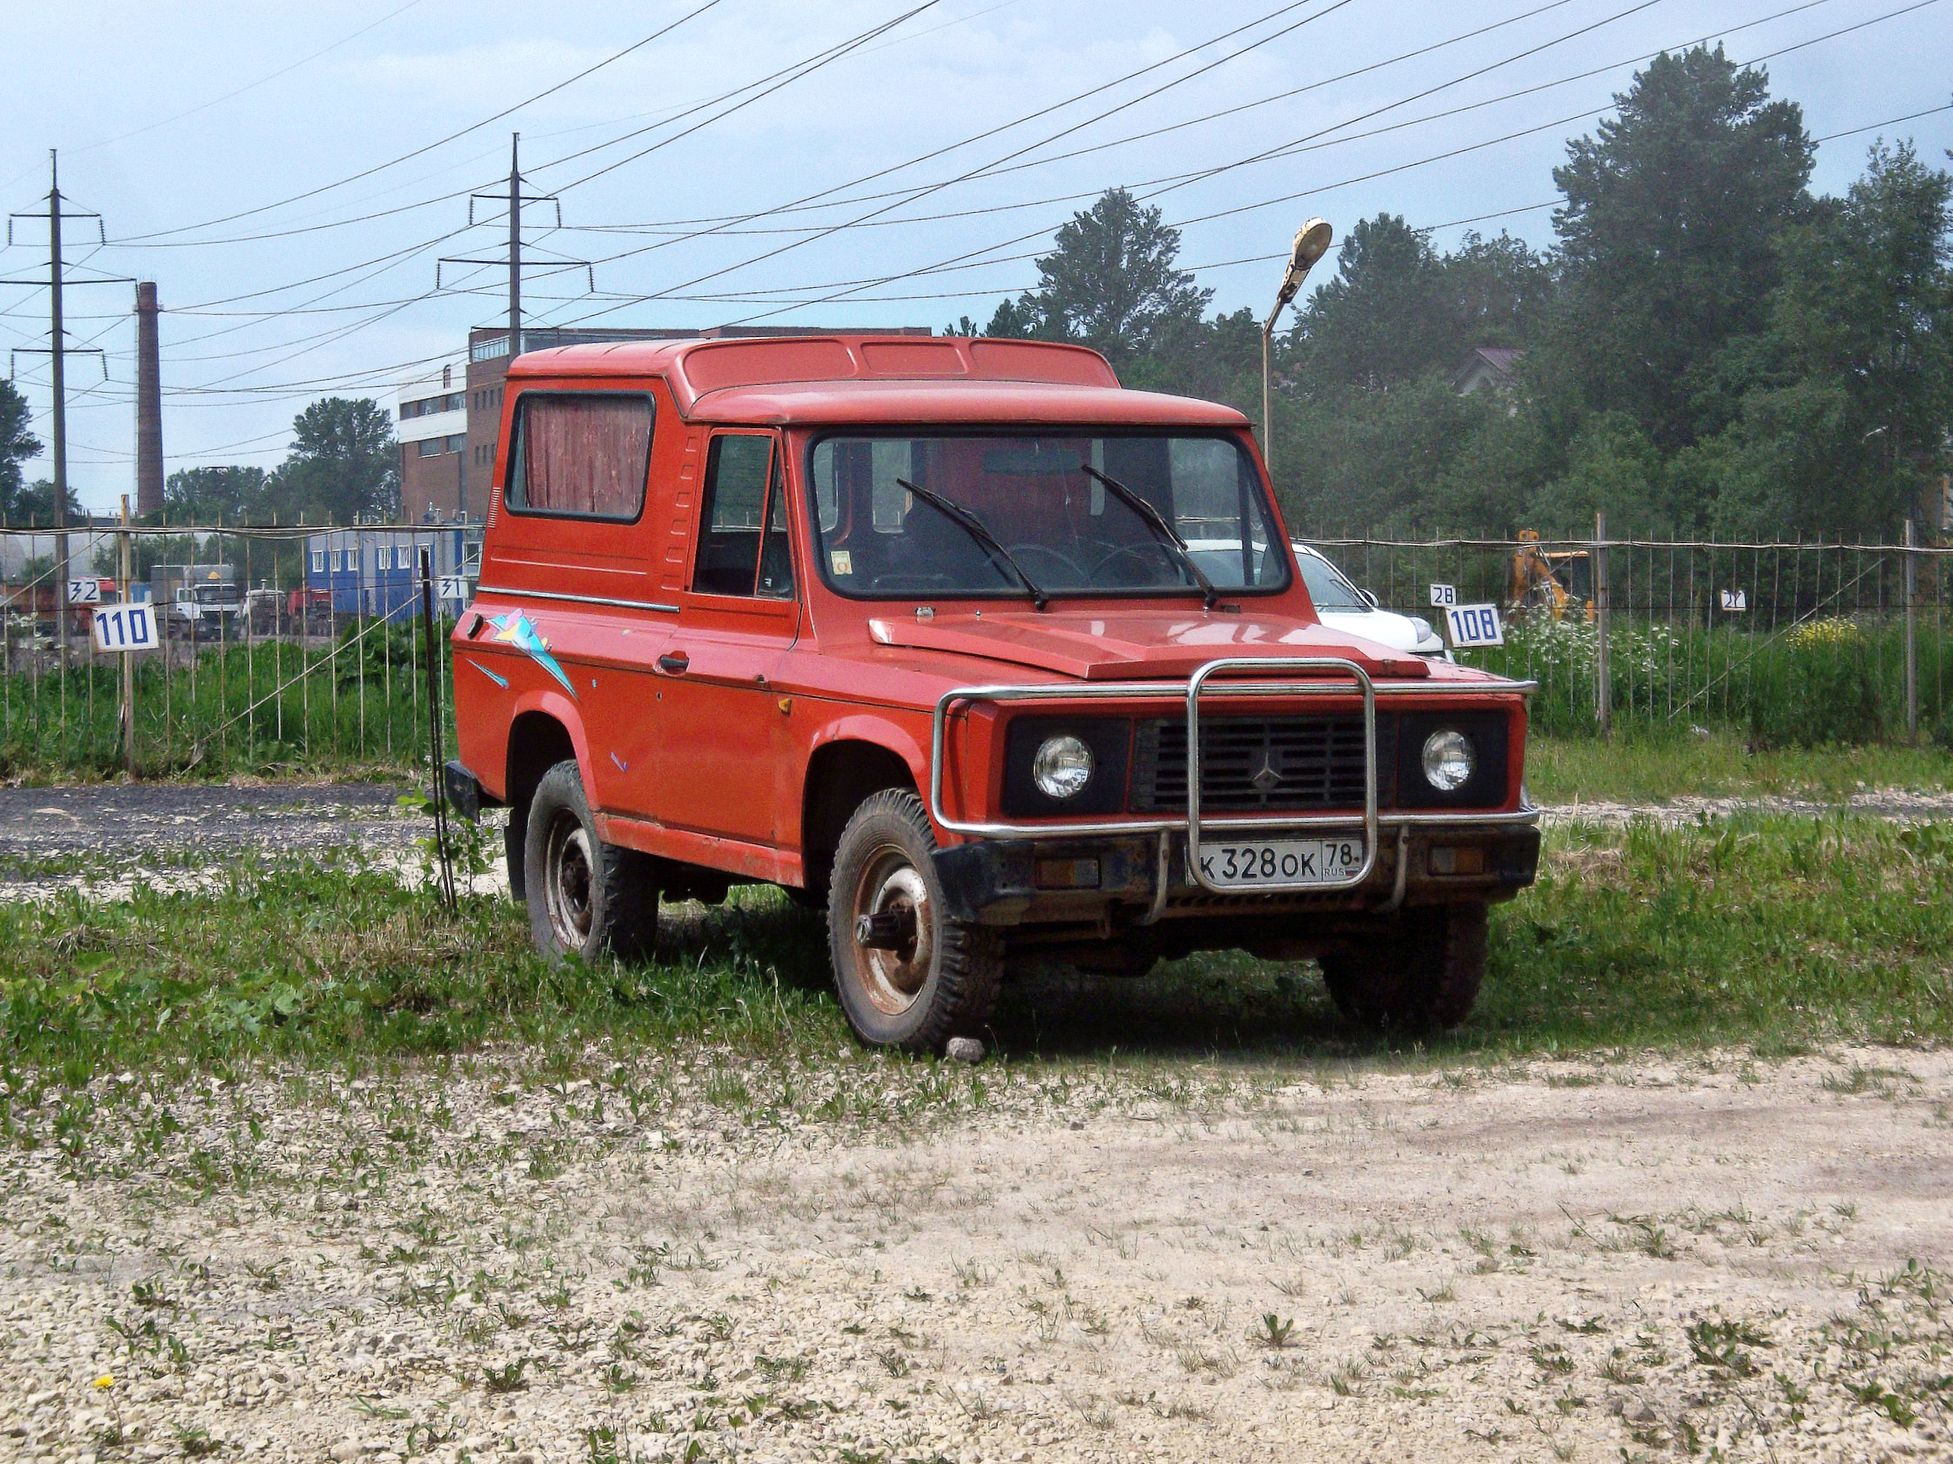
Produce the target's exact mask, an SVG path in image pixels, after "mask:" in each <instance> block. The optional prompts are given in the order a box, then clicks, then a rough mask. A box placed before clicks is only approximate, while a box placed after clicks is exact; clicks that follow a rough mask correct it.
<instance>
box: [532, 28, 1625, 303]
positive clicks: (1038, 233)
mask: <svg viewBox="0 0 1953 1464" xmlns="http://www.w3.org/2000/svg"><path fill="white" fill-rule="evenodd" d="M1659 3H1661V0H1636V3H1634V4H1633V5H1630V6H1629V7H1627V8H1626V9H1625V10H1622V11H1618V12H1616V13H1615V14H1614V15H1612V16H1609V17H1607V18H1606V19H1605V20H1602V21H1598V22H1595V23H1594V24H1592V25H1588V26H1584V27H1582V28H1581V29H1580V30H1578V31H1574V32H1572V33H1570V34H1569V35H1566V36H1561V37H1559V38H1557V39H1555V40H1553V41H1549V42H1546V43H1544V44H1543V45H1540V46H1534V47H1530V48H1528V49H1527V50H1526V51H1523V52H1521V53H1519V55H1518V56H1514V57H1508V58H1506V60H1505V61H1502V62H1495V63H1493V65H1492V66H1487V67H1480V68H1478V69H1477V70H1476V71H1473V72H1470V73H1467V74H1466V76H1464V77H1459V78H1454V79H1453V81H1451V82H1447V83H1443V84H1441V85H1440V86H1438V87H1433V88H1427V89H1426V90H1424V91H1422V92H1418V93H1415V94H1414V95H1413V96H1411V97H1408V98H1404V99H1402V100H1400V101H1398V102H1395V103H1391V104H1389V106H1385V107H1379V108H1374V109H1372V110H1371V111H1370V112H1367V113H1363V114H1361V115H1360V116H1358V117H1356V118H1351V119H1346V120H1345V121H1344V122H1342V123H1339V124H1337V126H1339V127H1340V126H1347V125H1349V123H1350V122H1352V121H1361V120H1363V118H1364V117H1368V116H1375V115H1376V114H1377V112H1380V111H1388V110H1390V107H1391V106H1402V105H1404V104H1405V103H1406V102H1408V101H1414V100H1416V99H1417V98H1418V97H1422V96H1428V95H1430V94H1431V92H1433V91H1437V90H1442V89H1443V86H1447V85H1456V84H1458V82H1460V81H1463V80H1468V79H1470V78H1471V77H1472V76H1477V75H1482V74H1483V73H1484V72H1485V71H1488V70H1491V69H1494V67H1496V66H1498V65H1504V64H1509V63H1510V62H1511V61H1514V60H1518V59H1521V58H1523V57H1524V56H1529V55H1534V54H1537V53H1538V52H1539V51H1541V50H1544V49H1546V48H1547V47H1548V46H1552V45H1557V44H1560V43H1561V42H1563V41H1565V40H1569V39H1572V37H1573V36H1577V35H1582V34H1585V33H1586V32H1588V31H1591V30H1593V29H1595V28H1596V27H1597V26H1599V25H1605V24H1608V23H1609V22H1611V21H1613V20H1618V19H1621V18H1622V17H1624V16H1626V15H1631V14H1633V13H1635V12H1636V11H1640V10H1645V9H1648V8H1649V7H1650V6H1652V5H1656V4H1659ZM1288 8H1291V7H1283V9H1284V10H1286V9H1288ZM1333 8H1340V7H1332V9H1333ZM1276 13H1277V14H1279V13H1280V12H1279V11H1278V12H1276ZM1327 13H1328V11H1322V12H1318V13H1317V14H1318V16H1320V15H1322V14H1327ZM1268 18H1270V17H1266V16H1264V17H1263V18H1262V19H1263V20H1266V19H1268ZM1311 18H1312V19H1313V18H1316V17H1311ZM1254 23H1255V24H1258V23H1260V22H1254ZM1238 29H1246V27H1241V28H1238ZM1235 33H1237V32H1229V33H1228V34H1230V35H1232V34H1235ZM1207 44H1212V42H1208V43H1207ZM1196 49H1197V48H1196ZM1244 49H1246V48H1244ZM1183 54H1184V53H1183ZM1235 54H1236V55H1239V54H1241V53H1240V52H1236V53H1235ZM1202 69H1203V70H1205V69H1211V67H1210V68H1202ZM1196 74H1197V73H1196ZM1100 90H1102V88H1100ZM1047 110H1048V109H1047ZM1118 110H1121V109H1120V108H1113V109H1111V110H1110V111H1108V112H1105V113H1101V114H1100V117H1098V118H1093V119H1091V120H1093V121H1097V120H1100V119H1101V118H1103V117H1104V116H1109V115H1111V114H1112V112H1113V111H1118ZM1080 125H1084V124H1080ZM1076 130H1078V129H1077V127H1075V126H1074V127H1070V128H1066V129H1064V130H1063V131H1061V132H1059V133H1056V134H1052V135H1051V136H1048V137H1046V138H1044V139H1041V140H1040V141H1039V142H1037V143H1032V144H1029V145H1027V146H1025V147H1021V148H1018V149H1016V150H1014V151H1013V152H1011V153H1007V154H1005V155H1004V156H1003V157H1002V158H999V159H994V160H992V162H991V163H989V164H986V165H984V166H985V167H995V166H996V165H997V164H998V163H1000V162H1008V161H1010V160H1012V159H1014V158H1016V157H1019V156H1022V155H1023V154H1024V153H1025V152H1028V151H1031V150H1032V149H1034V148H1036V147H1040V146H1044V145H1046V144H1048V143H1049V142H1052V141H1055V140H1056V139H1057V138H1058V137H1063V136H1066V135H1068V134H1069V133H1070V132H1073V131H1076ZM1322 130H1323V131H1334V130H1336V129H1335V128H1326V129H1322ZM1317 135H1320V133H1318V134H1317ZM1244 165H1245V161H1244V162H1242V163H1235V164H1228V165H1223V166H1222V167H1220V168H1217V169H1212V170H1208V171H1207V172H1206V173H1205V174H1203V176H1204V177H1205V176H1213V175H1214V174H1215V173H1219V172H1225V171H1227V170H1228V169H1229V168H1230V167H1238V166H1244ZM978 171H981V170H978V169H973V170H969V171H967V172H965V173H963V174H961V175H959V176H958V177H956V178H951V179H946V180H943V181H941V182H938V183H935V184H931V185H927V186H925V187H921V188H919V189H917V190H916V191H915V192H914V193H912V194H911V195H910V196H909V197H908V198H906V199H903V200H900V201H898V202H897V203H891V204H885V205H883V206H882V207H880V208H877V209H873V210H871V211H870V212H869V213H867V214H863V215H859V216H857V217H856V218H853V219H849V220H846V221H844V222H842V223H838V224H834V225H831V226H829V227H827V228H826V229H824V230H823V231H821V232H820V233H817V234H813V235H809V236H807V237H806V238H803V239H798V240H794V241H792V242H791V243H788V244H783V245H780V246H778V247H777V248H774V249H771V250H767V251H765V252H764V253H762V254H759V255H755V256H751V257H748V258H747V259H744V260H741V261H739V262H738V263H736V264H732V265H727V266H724V267H722V268H720V269H717V270H713V271H711V272H709V273H707V274H704V275H699V276H695V277H694V278H692V279H689V280H686V281H684V282H683V283H682V284H679V285H676V286H673V287H672V288H673V289H674V290H683V289H689V288H691V287H692V286H693V285H697V284H700V283H703V282H704V281H706V280H710V279H716V278H718V277H719V276H721V275H725V274H729V273H732V272H733V271H734V270H737V269H743V268H746V267H747V266H749V265H752V264H757V263H760V262H761V261H763V260H766V259H771V258H775V257H777V256H778V255H781V254H784V253H786V252H788V251H789V250H792V249H797V248H800V247H802V246H804V245H806V244H810V243H813V242H815V241H816V240H818V239H822V238H826V237H828V236H829V235H831V234H833V233H837V232H839V231H840V230H842V229H846V228H852V227H856V226H858V225H860V224H862V223H865V222H866V221H868V220H869V219H872V218H874V217H875V216H877V215H879V214H882V213H886V212H888V211H889V209H891V208H895V207H900V206H903V204H906V203H909V202H913V201H915V200H916V199H918V198H922V197H926V196H928V195H929V194H932V193H936V192H940V191H941V190H942V189H944V188H947V187H950V186H953V185H954V184H956V183H958V182H962V181H965V180H967V179H968V178H969V177H971V176H973V175H974V174H975V173H976V172H978ZM844 186H852V185H844ZM829 191H832V190H829ZM803 201H804V200H803ZM712 232H713V230H711V229H705V230H701V231H699V236H702V235H705V234H710V233H712ZM1048 232H1049V230H1048V229H1044V228H1039V229H1035V230H1032V231H1031V232H1030V233H1028V234H1024V235H1021V236H1019V238H1017V239H1010V240H1006V241H1004V242H1003V243H1001V244H997V245H992V246H990V247H989V248H988V249H982V250H975V251H970V252H969V253H966V254H963V255H956V256H952V257H951V258H950V259H949V260H945V261H940V262H941V263H954V262H956V261H957V260H960V259H965V258H973V257H975V256H976V255H980V254H987V253H992V252H994V251H995V250H996V249H1000V248H1008V247H1009V246H1010V245H1011V244H1014V243H1020V242H1023V241H1024V240H1026V239H1033V238H1039V237H1042V236H1043V235H1044V234H1046V233H1048ZM694 237H698V236H694ZM673 242H677V241H673ZM657 247H662V245H646V246H642V247H641V248H639V249H636V250H626V251H624V255H629V254H638V253H644V252H646V251H647V250H649V249H652V248H657ZM624 255H616V256H612V258H621V257H624ZM604 262H607V261H603V260H600V261H599V263H604ZM903 277H904V276H902V275H894V276H890V277H889V278H891V279H895V278H903ZM662 293H663V292H653V293H651V294H648V295H645V296H643V297H642V298H643V299H644V300H652V299H658V298H660V297H661V295H662ZM844 293H853V292H852V291H848V292H844ZM831 298H837V299H838V298H841V297H840V296H834V297H831ZM619 308H622V307H621V306H617V305H612V306H607V307H605V308H604V309H603V310H599V311H595V312H592V313H591V314H588V315H582V316H577V317H575V319H574V320H572V321H570V322H568V323H570V324H576V323H580V322H581V321H585V320H591V319H595V318H596V317H597V316H598V315H604V314H609V313H611V312H612V311H614V310H617V309H619ZM754 318H764V317H754Z"/></svg>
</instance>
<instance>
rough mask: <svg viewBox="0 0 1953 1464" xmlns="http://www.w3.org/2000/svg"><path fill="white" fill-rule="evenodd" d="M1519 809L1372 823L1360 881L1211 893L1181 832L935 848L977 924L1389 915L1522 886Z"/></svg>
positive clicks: (951, 887) (1532, 847)
mask: <svg viewBox="0 0 1953 1464" xmlns="http://www.w3.org/2000/svg"><path fill="white" fill-rule="evenodd" d="M1533 817H1534V815H1533V814H1532V813H1531V811H1530V810H1528V811H1527V812H1525V813H1522V814H1519V815H1512V814H1504V815H1494V816H1491V817H1486V818H1476V819H1474V818H1470V817H1460V818H1457V819H1448V820H1443V821H1437V820H1432V819H1429V818H1423V819H1419V820H1416V821H1412V820H1408V819H1393V818H1392V817H1391V816H1389V815H1387V814H1386V815H1384V816H1383V817H1382V818H1381V819H1380V820H1379V834H1380V840H1379V847H1377V849H1376V850H1375V857H1374V858H1373V859H1372V860H1371V861H1370V865H1369V870H1368V873H1367V874H1366V875H1365V877H1364V878H1363V879H1362V880H1361V881H1360V882H1359V883H1356V884H1353V885H1351V884H1343V885H1327V886H1323V887H1321V888H1314V889H1296V888H1278V889H1272V890H1260V889H1247V888H1244V889H1226V890H1215V889H1212V888H1211V887H1207V886H1205V885H1204V884H1203V883H1201V882H1197V881H1196V879H1195V877H1194V874H1193V872H1192V869H1191V867H1190V865H1189V862H1188V858H1187V836H1186V833H1185V831H1183V830H1162V831H1160V832H1158V833H1153V834H1144V835H1108V836H1102V837H1096V838H1079V839H1035V840H1034V839H979V840H974V841H972V842H969V843H964V844H958V845H956V846H954V847H952V848H948V849H944V850H941V851H939V852H938V853H937V854H936V872H937V875H938V876H939V878H940V879H941V881H942V886H943V896H944V900H945V903H946V904H947V905H948V907H949V914H950V916H951V917H952V918H953V919H956V920H961V921H967V922H970V923H973V924H977V925H992V926H1027V925H1075V924H1088V925H1092V926H1096V927H1099V928H1101V929H1103V928H1105V927H1107V926H1121V925H1123V926H1143V925H1152V924H1155V923H1159V922H1167V921H1174V920H1181V919H1188V918H1194V917H1203V916H1216V915H1227V916H1231V917H1234V918H1245V919H1253V918H1254V917H1256V916H1258V915H1262V916H1283V917H1288V916H1294V915H1298V914H1308V913H1309V912H1320V913H1322V914H1325V915H1327V914H1334V913H1345V914H1347V913H1370V914H1385V913H1388V912H1389V911H1392V910H1395V909H1398V908H1400V907H1402V906H1405V905H1431V904H1461V903H1483V904H1491V903H1495V902H1497V901H1500V900H1509V899H1511V898H1512V897H1513V896H1514V895H1516V894H1517V893H1518V892H1519V891H1520V890H1522V889H1524V888H1525V887H1526V886H1527V885H1530V884H1531V883H1532V882H1533V880H1534V878H1535V877H1536V875H1537V873H1538V869H1539V829H1538V827H1537V826H1536V825H1535V824H1534V823H1532V822H1531V821H1530V820H1531V819H1532V818H1533Z"/></svg>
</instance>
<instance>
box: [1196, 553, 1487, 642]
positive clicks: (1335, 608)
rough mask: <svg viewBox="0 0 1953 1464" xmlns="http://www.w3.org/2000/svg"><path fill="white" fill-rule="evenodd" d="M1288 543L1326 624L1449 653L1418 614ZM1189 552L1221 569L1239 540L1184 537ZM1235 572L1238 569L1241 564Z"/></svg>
mask: <svg viewBox="0 0 1953 1464" xmlns="http://www.w3.org/2000/svg"><path fill="white" fill-rule="evenodd" d="M1290 547H1291V548H1293V549H1294V550H1295V562H1296V563H1297V564H1298V565H1300V566H1301V569H1302V583H1303V584H1304V585H1306V586H1308V590H1309V598H1310V600H1312V601H1313V602H1314V603H1315V607H1316V614H1317V615H1319V616H1321V617H1322V623H1323V624H1324V625H1327V626H1329V627H1330V628H1331V629H1333V630H1341V631H1346V632H1348V633H1349V634H1350V635H1360V636H1362V637H1363V639H1365V640H1371V641H1375V642H1376V643H1377V644H1378V645H1381V646H1388V647H1389V648H1390V649H1391V650H1393V651H1409V652H1411V653H1413V654H1414V655H1419V656H1435V657H1437V658H1438V659H1440V660H1445V661H1448V660H1450V659H1451V653H1450V652H1449V651H1448V650H1446V649H1445V645H1444V637H1443V636H1441V635H1439V634H1438V633H1437V631H1436V630H1434V629H1432V627H1431V622H1430V621H1428V620H1426V619H1425V618H1424V617H1423V616H1422V615H1399V614H1398V613H1397V612H1396V611H1394V610H1385V609H1383V608H1382V607H1381V606H1380V605H1378V604H1377V597H1376V596H1375V595H1373V594H1371V593H1370V592H1369V591H1368V590H1359V589H1358V588H1357V587H1356V586H1355V585H1353V584H1351V583H1350V582H1349V581H1348V580H1347V579H1345V578H1344V577H1343V572H1342V571H1341V570H1340V569H1338V568H1336V566H1335V565H1333V564H1331V563H1330V562H1329V559H1328V557H1327V556H1326V555H1324V554H1323V552H1322V551H1321V550H1320V549H1316V548H1313V547H1311V546H1310V545H1308V544H1304V543H1301V542H1299V541H1298V542H1297V543H1295V544H1293V545H1291V546H1290ZM1257 549H1258V550H1259V546H1257ZM1187 552H1188V553H1190V554H1191V555H1192V556H1193V558H1194V561H1195V563H1197V564H1199V565H1200V567H1201V568H1202V569H1203V570H1207V571H1208V572H1210V573H1215V572H1219V573H1225V572H1226V566H1227V565H1228V563H1229V561H1230V560H1232V559H1238V558H1239V556H1240V553H1241V545H1240V543H1239V541H1238V540H1226V539H1194V540H1191V541H1190V542H1189V543H1188V545H1187ZM1234 572H1235V573H1236V574H1237V575H1238V574H1239V573H1240V570H1239V568H1238V567H1237V568H1236V569H1235V571H1234Z"/></svg>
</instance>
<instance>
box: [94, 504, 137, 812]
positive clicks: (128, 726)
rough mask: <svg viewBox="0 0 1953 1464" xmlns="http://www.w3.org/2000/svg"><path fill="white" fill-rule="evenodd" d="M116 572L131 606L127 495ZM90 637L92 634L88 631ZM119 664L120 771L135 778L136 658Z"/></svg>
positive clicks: (126, 658)
mask: <svg viewBox="0 0 1953 1464" xmlns="http://www.w3.org/2000/svg"><path fill="white" fill-rule="evenodd" d="M115 544H116V555H115V557H116V566H115V567H116V572H117V574H118V575H120V576H121V585H122V601H123V603H124V604H133V603H134V602H135V598H136V587H135V585H134V584H133V583H132V582H131V576H132V575H133V574H134V573H135V563H134V560H135V556H134V554H133V553H131V551H130V547H129V495H128V494H126V493H124V494H123V495H122V528H121V531H120V532H118V533H117V534H116V536H115ZM90 634H93V632H92V631H91V632H90ZM120 659H121V662H122V770H123V771H124V772H125V773H127V774H128V775H129V776H130V777H131V778H134V777H135V775H136V658H135V654H134V653H133V652H131V651H124V652H123V653H122V655H121V657H120Z"/></svg>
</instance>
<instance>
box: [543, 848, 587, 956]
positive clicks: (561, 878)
mask: <svg viewBox="0 0 1953 1464" xmlns="http://www.w3.org/2000/svg"><path fill="white" fill-rule="evenodd" d="M544 864H545V874H546V878H545V881H544V886H543V889H544V901H545V903H546V905H547V906H548V910H549V928H550V931H551V933H553V934H554V935H555V937H556V943H557V944H558V945H560V946H562V947H563V949H565V950H569V951H580V950H582V949H583V948H584V946H585V945H586V944H588V942H589V939H590V927H591V923H592V921H594V920H595V918H596V911H595V908H594V906H593V905H592V903H591V899H590V883H591V879H590V836H589V834H588V833H586V832H585V831H584V828H583V823H582V820H580V819H577V818H573V817H571V816H570V815H568V814H559V815H558V816H557V818H556V820H555V821H554V822H553V823H551V824H550V826H549V843H548V845H547V852H546V857H545V860H544Z"/></svg>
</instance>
